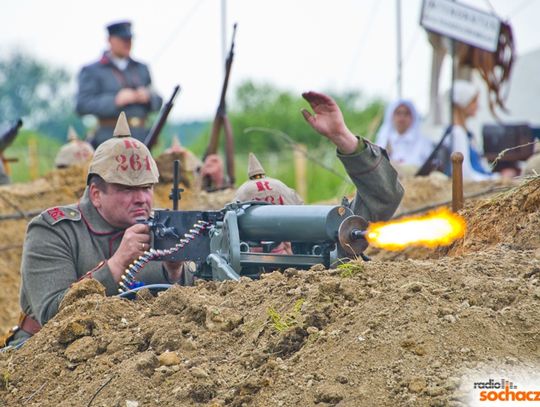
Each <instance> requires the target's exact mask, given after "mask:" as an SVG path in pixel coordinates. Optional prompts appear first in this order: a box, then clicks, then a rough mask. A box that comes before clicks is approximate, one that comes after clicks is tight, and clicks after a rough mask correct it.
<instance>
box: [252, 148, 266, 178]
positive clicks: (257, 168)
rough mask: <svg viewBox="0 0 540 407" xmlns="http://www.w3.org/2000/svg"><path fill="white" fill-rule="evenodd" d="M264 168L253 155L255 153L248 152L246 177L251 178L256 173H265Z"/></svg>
mask: <svg viewBox="0 0 540 407" xmlns="http://www.w3.org/2000/svg"><path fill="white" fill-rule="evenodd" d="M265 174H266V173H265V171H264V168H263V167H262V165H261V163H260V162H259V160H258V159H257V157H255V154H253V153H249V158H248V178H250V179H251V178H253V177H255V176H257V175H265Z"/></svg>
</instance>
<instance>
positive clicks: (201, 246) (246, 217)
mask: <svg viewBox="0 0 540 407" xmlns="http://www.w3.org/2000/svg"><path fill="white" fill-rule="evenodd" d="M178 173H179V162H178V161H175V163H174V183H173V188H172V191H171V195H170V197H171V199H172V201H173V209H172V210H170V209H158V210H155V211H154V214H153V216H152V217H151V218H150V219H148V220H145V221H143V222H144V223H146V224H148V225H149V226H150V230H151V235H152V248H151V249H150V250H148V251H147V252H145V253H144V254H143V255H142V256H141V257H139V258H138V259H137V260H136V261H134V262H133V263H132V264H131V265H130V266H129V268H128V269H126V271H125V272H124V275H123V276H122V281H121V282H120V284H119V285H120V289H119V291H120V293H125V292H128V291H130V290H131V288H132V287H133V285H134V280H135V276H136V274H137V273H138V272H139V271H140V270H141V269H142V268H143V267H144V266H145V264H147V263H148V262H149V261H151V260H164V261H175V262H181V261H191V262H194V263H196V265H197V267H196V271H195V277H197V278H200V279H205V280H216V281H224V280H238V279H240V277H242V276H246V277H250V278H258V277H259V276H260V274H261V273H263V272H265V271H272V270H274V269H276V268H287V267H294V268H297V269H308V268H310V267H311V266H313V265H315V264H323V265H324V266H325V267H330V266H331V265H333V264H335V263H337V262H339V261H343V259H349V258H357V257H361V258H363V259H364V260H367V259H368V258H367V256H365V255H364V254H363V252H364V250H365V249H366V248H367V246H368V243H367V240H366V239H365V236H366V229H367V227H368V222H367V221H366V220H365V219H364V218H362V217H361V216H356V215H354V213H353V211H352V210H351V209H350V208H349V207H348V206H347V205H345V204H344V205H337V206H331V205H271V204H268V203H266V202H260V201H249V202H234V203H230V204H228V205H226V206H225V207H224V208H223V209H221V210H215V211H183V210H178V201H179V200H180V192H181V191H182V189H180V188H179V187H178V185H179V176H178ZM281 242H289V243H290V244H291V248H292V253H291V254H281V253H274V252H272V249H273V248H275V247H276V246H278V245H279V244H280V243H281Z"/></svg>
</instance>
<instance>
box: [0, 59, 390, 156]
mask: <svg viewBox="0 0 540 407" xmlns="http://www.w3.org/2000/svg"><path fill="white" fill-rule="evenodd" d="M322 91H324V90H322ZM74 92H75V90H74V88H73V78H72V76H71V75H70V73H69V72H68V71H67V70H66V69H64V68H62V67H56V66H51V65H49V64H47V63H45V62H43V61H40V60H38V59H36V58H35V57H33V56H31V55H28V54H24V53H22V52H14V53H12V54H10V55H6V56H4V57H2V58H0V95H2V96H1V97H0V124H2V127H4V128H7V127H8V125H9V124H10V123H13V122H14V121H15V120H16V119H18V118H19V117H21V118H23V120H24V123H25V128H27V129H28V128H30V129H33V130H35V131H36V132H38V133H41V134H43V135H45V136H46V137H49V138H53V139H56V140H57V141H59V142H60V143H62V142H64V141H65V137H66V132H67V127H68V125H72V126H74V128H75V129H76V130H77V132H78V133H79V134H80V135H84V134H86V132H87V130H88V129H86V127H85V125H84V122H83V120H82V119H81V118H80V117H79V116H78V115H77V114H76V113H75V101H74V98H75V96H74ZM330 94H331V95H332V96H333V97H334V98H335V99H336V101H337V102H338V104H339V105H340V107H341V109H342V111H343V114H344V116H345V120H346V122H347V124H348V126H349V128H350V129H351V130H352V131H353V132H355V133H357V134H362V135H368V136H369V135H372V134H374V132H375V130H376V127H377V126H378V123H379V121H380V118H381V117H382V113H383V101H382V100H366V99H365V98H364V97H363V96H362V94H361V93H360V92H359V91H349V92H346V93H341V94H332V93H330ZM228 107H229V110H228V115H229V119H230V121H231V124H232V127H233V133H234V139H235V149H236V151H237V152H239V153H246V152H248V151H265V152H278V151H280V150H282V149H283V148H285V146H286V145H287V143H288V142H289V141H290V140H292V141H293V142H296V143H302V144H305V145H307V146H308V147H311V148H317V147H318V146H319V145H321V143H324V139H323V138H322V137H320V136H319V135H317V134H316V133H315V132H314V131H313V130H312V129H311V128H310V127H309V126H307V125H306V123H305V122H304V119H303V117H302V115H301V113H300V110H301V109H302V108H306V107H307V103H306V102H305V101H304V100H303V99H302V97H301V95H299V94H295V93H292V92H290V91H287V90H282V89H278V88H276V87H275V86H273V85H272V84H269V83H255V82H253V81H250V80H246V81H244V82H243V83H242V84H240V85H239V86H238V87H237V88H236V89H235V92H234V94H233V95H231V96H230V97H229V100H228ZM210 127H211V121H210V120H209V121H208V122H189V123H180V122H174V121H169V122H168V123H167V125H166V127H165V128H164V130H163V134H162V135H161V140H160V144H159V145H158V150H162V149H164V148H166V147H167V146H168V145H169V143H170V139H171V137H172V136H173V135H175V134H181V135H182V141H183V142H184V144H186V145H188V146H189V147H191V148H192V149H193V150H194V151H195V152H197V153H200V154H202V153H203V152H204V150H205V147H206V143H207V142H208V140H209V135H210ZM249 129H252V130H251V131H250V130H249ZM257 129H259V130H257ZM260 129H264V130H260ZM283 135H285V136H283ZM289 138H290V139H289Z"/></svg>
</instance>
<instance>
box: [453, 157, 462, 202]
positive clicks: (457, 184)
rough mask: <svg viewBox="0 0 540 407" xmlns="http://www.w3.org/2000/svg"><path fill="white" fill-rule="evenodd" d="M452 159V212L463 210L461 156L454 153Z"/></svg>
mask: <svg viewBox="0 0 540 407" xmlns="http://www.w3.org/2000/svg"><path fill="white" fill-rule="evenodd" d="M450 158H451V159H452V212H457V211H459V210H461V209H463V168H462V165H463V154H461V153H460V152H457V151H456V152H454V153H452V155H451V156H450Z"/></svg>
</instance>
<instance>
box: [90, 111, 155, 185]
mask: <svg viewBox="0 0 540 407" xmlns="http://www.w3.org/2000/svg"><path fill="white" fill-rule="evenodd" d="M93 174H97V175H99V176H100V177H101V178H103V179H104V180H105V182H108V183H110V184H120V185H127V186H142V185H149V184H156V183H157V182H158V180H159V171H158V168H157V165H156V162H155V161H154V158H153V157H152V154H151V153H150V151H149V150H148V148H147V147H146V146H145V145H144V144H143V143H141V142H140V141H139V140H137V139H135V138H133V137H131V131H130V129H129V125H128V122H127V118H126V115H125V113H124V112H121V113H120V115H119V116H118V121H117V122H116V127H115V129H114V132H113V136H112V137H111V138H110V139H108V140H107V141H105V142H104V143H101V144H100V145H99V146H98V148H97V149H96V151H95V153H94V157H93V159H92V162H91V163H90V167H89V168H88V178H87V183H88V182H89V181H90V177H91V176H92V175H93Z"/></svg>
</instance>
